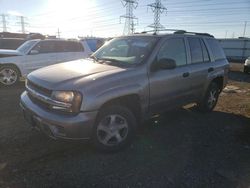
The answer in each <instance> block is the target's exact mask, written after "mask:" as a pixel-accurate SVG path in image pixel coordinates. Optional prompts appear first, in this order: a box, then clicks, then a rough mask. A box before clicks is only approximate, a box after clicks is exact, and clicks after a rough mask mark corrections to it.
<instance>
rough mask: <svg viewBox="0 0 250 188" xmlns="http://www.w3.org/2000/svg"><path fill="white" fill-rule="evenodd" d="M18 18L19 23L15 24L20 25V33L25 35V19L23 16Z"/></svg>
mask: <svg viewBox="0 0 250 188" xmlns="http://www.w3.org/2000/svg"><path fill="white" fill-rule="evenodd" d="M18 17H19V18H20V22H17V24H20V25H21V32H22V33H26V30H25V26H26V25H27V24H28V23H27V22H25V19H26V18H25V17H24V16H18Z"/></svg>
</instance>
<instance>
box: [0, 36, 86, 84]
mask: <svg viewBox="0 0 250 188" xmlns="http://www.w3.org/2000/svg"><path fill="white" fill-rule="evenodd" d="M89 54H90V52H89V51H88V50H86V49H85V48H84V47H83V45H82V43H80V42H79V41H68V40H58V39H57V40H40V39H35V40H29V41H27V42H25V43H24V44H23V45H21V46H20V47H19V48H18V49H17V50H0V84H3V85H13V84H15V83H17V82H18V81H19V78H20V77H26V75H27V74H28V73H30V72H32V71H34V70H36V69H39V68H42V67H45V66H48V65H52V64H56V63H60V62H64V61H71V60H76V59H80V58H84V57H87V56H88V55H89Z"/></svg>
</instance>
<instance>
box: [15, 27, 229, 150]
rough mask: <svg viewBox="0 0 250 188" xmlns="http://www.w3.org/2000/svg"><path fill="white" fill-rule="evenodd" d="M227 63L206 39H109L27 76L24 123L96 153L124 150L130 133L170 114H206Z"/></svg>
mask: <svg viewBox="0 0 250 188" xmlns="http://www.w3.org/2000/svg"><path fill="white" fill-rule="evenodd" d="M228 70H229V64H228V61H227V60H226V57H225V55H224V52H223V50H222V48H221V47H220V45H219V43H218V41H217V40H216V39H214V37H213V36H211V35H209V34H201V33H190V32H185V31H176V32H175V33H173V34H164V35H155V34H153V35H152V34H136V35H132V36H122V37H118V38H115V39H112V40H111V41H110V42H108V43H106V44H105V45H104V46H102V47H101V48H100V49H99V50H98V51H96V52H95V53H94V54H93V55H92V56H91V58H89V59H83V60H77V61H71V62H66V63H61V64H57V65H52V66H49V67H46V68H42V69H39V70H36V71H34V72H32V73H31V74H29V75H28V78H27V83H26V91H24V92H23V94H22V95H21V102H20V104H21V107H22V109H23V112H24V117H25V119H26V120H27V121H28V122H29V123H30V124H31V125H32V126H34V127H35V128H37V129H39V130H42V131H44V132H45V133H46V134H48V135H49V136H50V137H53V138H64V139H89V138H91V140H92V142H93V143H94V145H95V146H96V147H97V148H99V149H102V150H109V151H110V150H111V151H113V150H117V149H120V148H122V147H124V146H126V145H128V144H129V143H130V142H131V140H132V138H133V136H134V135H135V131H136V127H137V126H138V124H140V123H141V122H142V121H143V120H146V119H149V118H150V117H152V116H153V115H155V114H159V113H161V112H163V111H166V110H168V109H171V108H175V107H181V106H183V105H186V104H188V103H194V102H195V103H197V106H198V108H199V109H200V110H201V111H203V112H209V111H212V110H213V108H214V107H215V105H216V103H217V100H218V96H219V94H220V92H221V91H222V89H223V88H224V87H225V85H226V83H227V78H228Z"/></svg>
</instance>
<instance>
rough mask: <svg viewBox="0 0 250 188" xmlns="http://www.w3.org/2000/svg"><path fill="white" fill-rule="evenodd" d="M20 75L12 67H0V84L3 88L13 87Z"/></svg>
mask: <svg viewBox="0 0 250 188" xmlns="http://www.w3.org/2000/svg"><path fill="white" fill-rule="evenodd" d="M19 79H20V74H19V71H18V69H17V68H16V67H15V66H12V65H3V66H1V67H0V84H1V85H3V86H13V85H16V84H17V83H18V82H19Z"/></svg>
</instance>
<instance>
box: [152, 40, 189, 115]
mask: <svg viewBox="0 0 250 188" xmlns="http://www.w3.org/2000/svg"><path fill="white" fill-rule="evenodd" d="M160 59H173V60H175V62H176V68H174V69H159V68H157V70H154V71H151V72H150V76H149V82H150V111H151V112H152V113H155V112H159V111H163V110H165V109H168V108H171V107H174V106H181V105H183V104H185V103H187V101H189V98H190V87H191V86H190V84H191V83H190V80H189V70H188V67H187V54H186V46H185V42H184V38H183V37H176V38H169V39H166V40H165V42H164V43H163V44H162V46H161V47H160V49H159V52H158V54H157V55H156V59H155V62H154V63H153V65H152V66H153V67H155V66H156V67H157V65H156V64H157V62H159V60H160Z"/></svg>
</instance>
